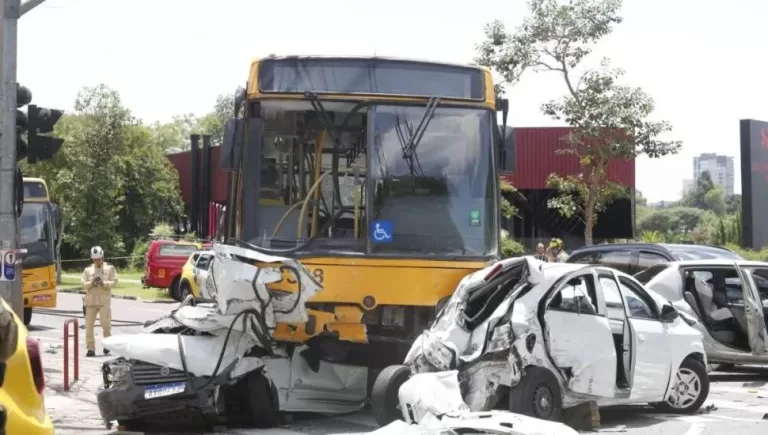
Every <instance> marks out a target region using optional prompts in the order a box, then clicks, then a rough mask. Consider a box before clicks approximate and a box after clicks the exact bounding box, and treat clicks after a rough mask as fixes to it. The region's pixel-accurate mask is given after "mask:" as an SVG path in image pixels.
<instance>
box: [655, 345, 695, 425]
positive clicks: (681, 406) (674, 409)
mask: <svg viewBox="0 0 768 435" xmlns="http://www.w3.org/2000/svg"><path fill="white" fill-rule="evenodd" d="M691 376H695V378H691ZM681 379H682V380H685V379H689V380H687V381H685V382H684V381H682V380H681ZM686 386H687V388H685V387H686ZM679 388H683V389H684V390H683V394H686V393H687V392H688V391H691V390H694V392H695V393H694V394H695V395H690V394H686V398H684V399H687V400H683V402H681V403H674V402H675V401H676V400H675V399H676V398H677V395H678V393H677V391H679V390H678V389H679ZM707 396H709V375H708V374H707V368H706V367H704V364H702V363H701V361H699V360H697V359H695V358H692V357H688V358H686V359H685V360H683V363H682V364H680V367H679V368H678V369H677V374H676V375H675V379H673V380H672V382H671V384H670V391H668V392H667V399H666V400H665V401H664V402H658V403H654V404H653V405H654V407H655V408H656V409H658V410H659V411H661V412H664V413H667V414H693V413H694V412H696V411H698V410H699V408H701V405H702V404H703V403H704V401H705V400H707Z"/></svg>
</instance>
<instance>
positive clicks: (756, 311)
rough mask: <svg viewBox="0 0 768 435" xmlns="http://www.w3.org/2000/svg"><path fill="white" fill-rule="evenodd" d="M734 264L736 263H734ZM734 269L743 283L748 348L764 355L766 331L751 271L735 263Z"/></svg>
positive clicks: (760, 302)
mask: <svg viewBox="0 0 768 435" xmlns="http://www.w3.org/2000/svg"><path fill="white" fill-rule="evenodd" d="M734 263H736V262H734ZM736 269H737V270H738V272H739V278H741V282H742V283H743V289H744V315H745V316H746V318H747V335H749V347H750V349H751V350H752V353H753V354H755V355H762V354H765V353H766V351H767V350H768V349H766V347H765V346H766V339H765V336H766V329H765V312H764V311H763V303H762V300H761V298H760V293H759V291H758V288H757V285H756V284H755V280H754V278H753V277H752V273H753V271H751V270H749V269H748V268H745V267H743V266H740V265H739V264H738V263H736Z"/></svg>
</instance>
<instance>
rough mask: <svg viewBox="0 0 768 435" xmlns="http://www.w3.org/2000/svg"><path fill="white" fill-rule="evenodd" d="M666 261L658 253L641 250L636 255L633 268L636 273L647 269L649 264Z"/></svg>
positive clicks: (653, 264)
mask: <svg viewBox="0 0 768 435" xmlns="http://www.w3.org/2000/svg"><path fill="white" fill-rule="evenodd" d="M666 261H667V259H666V258H664V257H662V256H661V255H660V254H656V253H654V252H642V251H641V252H640V253H639V254H638V257H637V269H635V272H636V273H637V272H638V271H641V270H645V269H648V268H649V267H651V266H655V265H657V264H659V263H664V262H666Z"/></svg>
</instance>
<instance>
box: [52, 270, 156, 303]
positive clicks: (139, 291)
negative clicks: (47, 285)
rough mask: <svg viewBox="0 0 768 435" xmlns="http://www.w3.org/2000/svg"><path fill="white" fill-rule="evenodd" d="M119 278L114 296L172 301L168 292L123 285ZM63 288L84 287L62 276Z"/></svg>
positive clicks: (77, 279) (73, 278)
mask: <svg viewBox="0 0 768 435" xmlns="http://www.w3.org/2000/svg"><path fill="white" fill-rule="evenodd" d="M119 278H120V277H119V276H118V284H117V287H115V288H113V289H112V294H114V295H119V296H136V297H140V298H141V299H143V300H145V301H150V300H170V299H171V296H170V295H169V294H168V291H167V290H158V289H147V288H142V287H141V284H134V283H121V282H120V281H119ZM61 287H62V288H67V289H75V288H76V289H79V288H82V286H81V285H80V279H79V278H76V277H73V276H62V277H61Z"/></svg>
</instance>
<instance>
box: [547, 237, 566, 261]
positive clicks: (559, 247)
mask: <svg viewBox="0 0 768 435" xmlns="http://www.w3.org/2000/svg"><path fill="white" fill-rule="evenodd" d="M549 250H550V252H551V253H552V257H553V260H552V261H554V262H555V263H565V262H566V261H568V257H569V256H568V253H567V252H565V243H563V241H562V240H561V239H558V238H554V239H552V241H550V242H549Z"/></svg>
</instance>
